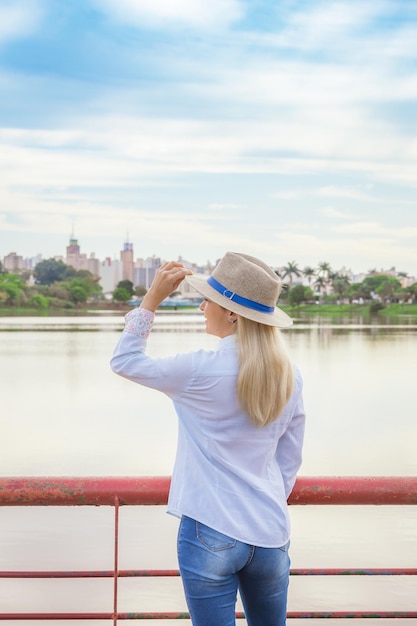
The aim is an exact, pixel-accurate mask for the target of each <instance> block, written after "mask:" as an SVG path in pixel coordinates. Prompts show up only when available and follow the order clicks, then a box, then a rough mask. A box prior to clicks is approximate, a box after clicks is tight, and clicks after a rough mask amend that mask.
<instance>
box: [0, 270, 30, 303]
mask: <svg viewBox="0 0 417 626" xmlns="http://www.w3.org/2000/svg"><path fill="white" fill-rule="evenodd" d="M25 292H26V285H25V281H24V280H23V279H22V278H21V276H18V275H17V274H0V301H1V302H4V303H5V304H11V305H16V304H23V303H24V302H25V301H26V293H25Z"/></svg>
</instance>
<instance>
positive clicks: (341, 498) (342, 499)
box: [0, 476, 417, 506]
mask: <svg viewBox="0 0 417 626" xmlns="http://www.w3.org/2000/svg"><path fill="white" fill-rule="evenodd" d="M169 485H170V478H169V477H167V476H162V477H155V476H152V477H151V476H145V477H138V478H136V477H111V478H109V477H92V478H89V477H81V478H80V477H63V478H58V477H52V478H48V477H4V478H0V506H71V505H73V506H88V505H92V506H97V505H102V506H106V505H107V506H114V501H115V497H116V496H117V497H118V499H119V503H120V505H160V504H166V502H167V498H168V491H169ZM289 504H293V505H294V504H308V505H311V504H318V505H327V504H329V505H368V504H375V505H416V504H417V476H391V477H390V476H365V477H364V476H351V477H333V476H318V477H300V478H298V479H297V482H296V484H295V487H294V489H293V492H292V494H291V496H290V498H289Z"/></svg>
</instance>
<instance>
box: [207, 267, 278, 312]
mask: <svg viewBox="0 0 417 626" xmlns="http://www.w3.org/2000/svg"><path fill="white" fill-rule="evenodd" d="M207 282H208V284H209V285H210V287H213V289H215V290H216V291H218V292H219V293H220V294H221V295H222V296H224V297H225V298H227V299H228V300H232V301H233V302H236V304H241V305H242V306H245V307H247V308H248V309H253V310H254V311H260V312H261V313H274V311H275V307H274V306H266V305H265V304H260V302H255V301H254V300H249V298H244V297H243V296H239V295H238V294H237V293H234V292H233V291H230V289H227V288H226V287H225V286H224V285H222V284H221V283H219V281H218V280H216V279H215V278H213V276H209V277H208V278H207Z"/></svg>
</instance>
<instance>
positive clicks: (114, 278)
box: [99, 257, 122, 295]
mask: <svg viewBox="0 0 417 626" xmlns="http://www.w3.org/2000/svg"><path fill="white" fill-rule="evenodd" d="M99 275H100V285H101V286H102V288H103V293H104V295H106V294H111V293H112V292H113V291H114V290H115V288H116V286H117V283H119V282H120V281H121V280H122V262H121V261H119V260H118V259H113V260H112V259H111V258H110V257H106V259H104V261H102V262H101V264H100V269H99Z"/></svg>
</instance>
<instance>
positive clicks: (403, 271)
mask: <svg viewBox="0 0 417 626" xmlns="http://www.w3.org/2000/svg"><path fill="white" fill-rule="evenodd" d="M119 248H120V249H119V253H118V254H116V255H113V256H112V255H105V256H104V257H100V256H99V255H97V254H96V252H95V251H93V250H92V251H89V252H88V253H87V252H85V251H84V250H83V249H82V242H79V240H78V239H77V238H76V237H75V235H74V231H73V232H72V234H71V235H70V237H69V239H68V242H67V244H66V245H65V246H64V252H63V253H62V254H54V255H51V256H50V257H48V256H45V255H44V254H42V252H40V253H38V254H37V255H35V256H33V257H30V256H25V255H24V254H19V252H16V251H10V252H9V253H8V254H7V255H3V256H2V255H1V253H0V261H1V262H2V264H4V261H5V259H6V257H7V256H11V255H16V257H19V258H20V259H22V261H23V262H26V264H25V269H31V270H33V269H34V267H35V265H36V263H37V262H39V261H41V260H46V259H48V258H53V259H56V260H62V261H63V262H64V263H66V264H67V265H73V266H74V268H75V269H89V271H91V272H92V273H93V274H96V275H99V274H98V272H97V271H96V268H98V267H99V266H101V267H102V268H104V267H105V266H106V265H109V264H110V265H111V264H112V263H113V264H114V263H119V264H120V268H121V269H120V272H121V277H122V274H123V278H128V279H131V276H129V275H128V273H127V272H129V271H131V270H126V267H125V263H126V253H127V255H128V265H129V264H131V267H132V268H133V267H136V268H139V267H140V268H146V267H152V269H155V268H156V267H157V266H159V263H160V262H164V261H166V260H175V261H182V262H184V263H185V264H186V265H187V266H189V267H190V268H192V269H193V271H206V270H209V271H211V270H212V268H213V267H214V266H215V265H216V263H217V261H218V260H219V259H207V260H206V262H205V263H198V262H197V261H195V260H194V259H192V258H185V257H184V255H182V254H176V255H174V256H173V257H169V258H166V257H164V256H163V255H160V254H153V255H152V256H139V254H137V253H136V252H135V244H134V242H132V241H131V240H130V238H127V239H126V241H123V242H122V243H121V245H120V246H119ZM80 259H81V260H82V265H81V268H80V267H79V266H78V265H79V260H80ZM90 262H91V266H90ZM109 262H110V263H109ZM327 262H328V261H327V260H326V259H320V260H317V261H316V262H315V263H307V264H301V263H300V262H299V261H298V260H297V259H292V260H289V259H287V260H286V261H285V262H283V263H278V262H272V263H271V264H270V265H271V267H273V268H274V269H276V270H282V269H283V268H284V267H285V266H287V265H292V264H293V263H295V265H296V267H297V268H298V270H300V271H301V272H302V274H304V269H307V270H309V269H312V270H314V271H315V272H316V273H318V272H319V265H320V264H321V263H327ZM93 268H94V269H93ZM122 268H123V269H122ZM329 271H331V272H342V274H343V273H344V272H346V275H347V274H350V277H351V278H355V277H356V278H358V277H361V278H360V279H361V280H362V278H363V276H365V275H367V274H369V273H371V272H376V273H384V272H385V273H393V274H400V275H402V276H404V278H406V282H407V283H409V282H410V281H411V282H413V281H414V282H415V280H416V279H417V276H416V275H414V274H412V273H411V272H409V271H407V268H400V267H397V266H396V265H395V264H393V265H390V264H389V265H386V266H384V267H377V266H374V267H370V268H367V269H364V268H362V269H361V270H359V271H358V272H355V271H353V270H352V268H351V267H349V266H348V265H347V264H346V263H345V264H343V265H341V266H338V267H336V266H333V265H332V264H331V263H329ZM152 277H153V274H152Z"/></svg>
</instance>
